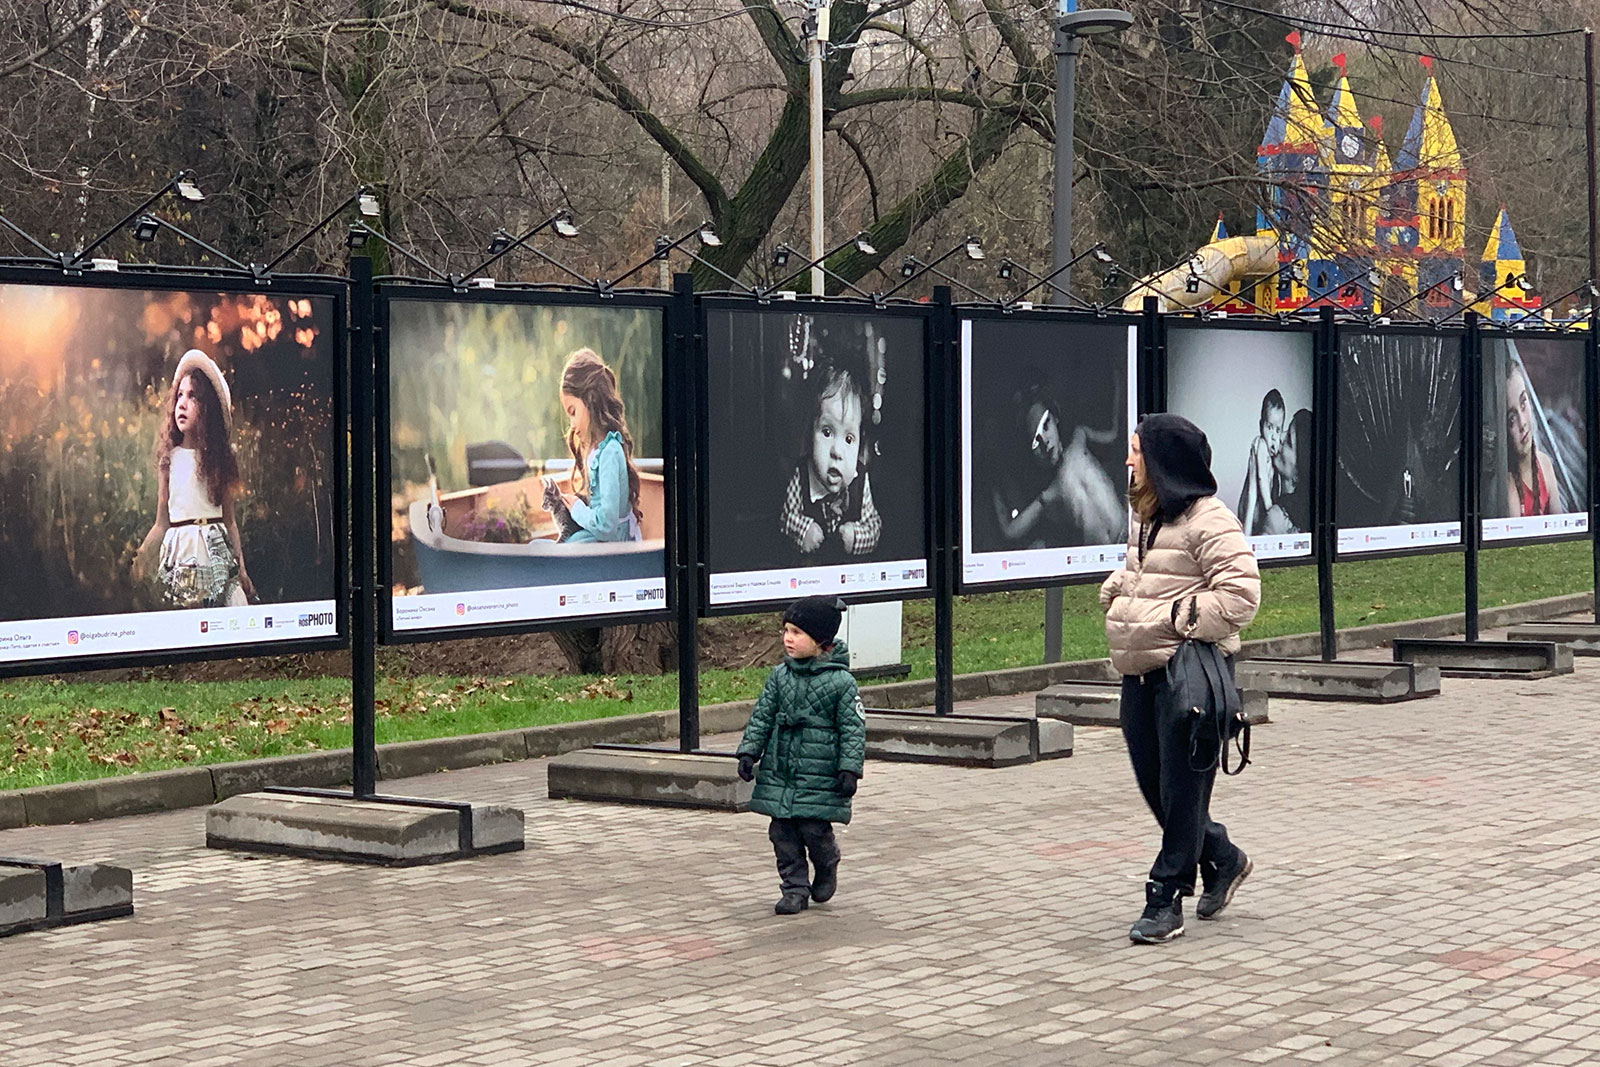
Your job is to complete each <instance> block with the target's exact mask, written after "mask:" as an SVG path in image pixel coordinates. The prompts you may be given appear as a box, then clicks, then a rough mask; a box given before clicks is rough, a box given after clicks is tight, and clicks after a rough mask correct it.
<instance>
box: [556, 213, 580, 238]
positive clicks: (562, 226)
mask: <svg viewBox="0 0 1600 1067" xmlns="http://www.w3.org/2000/svg"><path fill="white" fill-rule="evenodd" d="M550 225H551V226H552V227H553V228H554V229H555V231H556V236H557V237H560V238H562V239H563V240H567V241H570V240H572V238H574V237H576V236H578V224H577V223H576V222H574V221H572V216H571V215H570V214H568V213H566V212H562V213H561V214H559V215H557V216H556V217H555V219H554V220H553V221H552V222H551V223H550Z"/></svg>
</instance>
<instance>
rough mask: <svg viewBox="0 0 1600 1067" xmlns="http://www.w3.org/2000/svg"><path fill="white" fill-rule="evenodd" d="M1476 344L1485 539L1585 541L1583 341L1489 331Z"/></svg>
mask: <svg viewBox="0 0 1600 1067" xmlns="http://www.w3.org/2000/svg"><path fill="white" fill-rule="evenodd" d="M1479 346H1480V351H1481V353H1482V356H1481V363H1482V368H1483V391H1482V397H1483V402H1482V404H1483V412H1482V418H1483V428H1482V441H1483V445H1482V448H1483V451H1482V459H1481V466H1480V468H1479V469H1480V472H1481V481H1480V490H1479V491H1480V494H1481V495H1480V496H1479V507H1480V508H1481V513H1482V526H1483V539H1484V540H1485V541H1499V542H1506V541H1517V540H1546V539H1556V538H1563V537H1581V536H1583V535H1584V534H1586V533H1587V532H1588V530H1589V448H1588V437H1587V433H1588V423H1587V418H1586V415H1585V411H1584V408H1585V404H1584V385H1585V380H1586V378H1587V377H1588V374H1587V370H1586V368H1587V365H1588V343H1587V341H1586V339H1584V338H1582V337H1572V336H1564V335H1560V334H1548V333H1547V334H1534V333H1522V332H1520V331H1519V332H1518V333H1515V334H1509V335H1495V334H1489V333H1485V334H1483V335H1482V339H1481V340H1480V342H1479Z"/></svg>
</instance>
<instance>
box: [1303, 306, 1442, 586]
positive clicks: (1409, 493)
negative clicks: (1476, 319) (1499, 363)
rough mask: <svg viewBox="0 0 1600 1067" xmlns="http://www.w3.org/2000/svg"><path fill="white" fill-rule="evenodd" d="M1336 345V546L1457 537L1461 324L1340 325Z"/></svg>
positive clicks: (1399, 548)
mask: <svg viewBox="0 0 1600 1067" xmlns="http://www.w3.org/2000/svg"><path fill="white" fill-rule="evenodd" d="M1338 352H1339V358H1338V364H1337V368H1336V369H1337V372H1338V385H1337V388H1336V390H1335V397H1336V399H1335V407H1336V419H1335V437H1336V440H1335V449H1334V455H1335V464H1336V471H1335V476H1334V522H1335V524H1336V525H1337V526H1338V528H1339V539H1338V554H1339V555H1342V556H1344V555H1364V554H1368V553H1395V552H1404V551H1409V550H1413V549H1423V548H1435V547H1439V546H1448V545H1459V544H1460V543H1461V527H1462V522H1461V516H1462V498H1461V493H1462V455H1461V442H1462V431H1463V428H1464V425H1465V423H1464V414H1463V411H1462V403H1461V398H1462V392H1463V390H1462V386H1463V384H1464V383H1463V380H1462V358H1461V354H1462V334H1461V333H1460V332H1452V333H1444V332H1439V331H1420V330H1419V331H1402V330H1384V331H1382V332H1378V331H1368V330H1346V329H1342V328H1341V329H1340V331H1339V341H1338Z"/></svg>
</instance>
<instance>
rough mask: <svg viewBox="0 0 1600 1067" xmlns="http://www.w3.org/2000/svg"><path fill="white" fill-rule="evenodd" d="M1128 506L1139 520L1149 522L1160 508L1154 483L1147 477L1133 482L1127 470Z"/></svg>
mask: <svg viewBox="0 0 1600 1067" xmlns="http://www.w3.org/2000/svg"><path fill="white" fill-rule="evenodd" d="M1128 506H1129V507H1131V508H1132V509H1133V514H1134V517H1135V518H1137V519H1138V520H1139V521H1140V522H1150V521H1151V520H1153V519H1154V518H1155V517H1156V513H1157V512H1158V511H1160V510H1161V499H1160V498H1159V497H1158V496H1156V487H1155V484H1154V483H1153V482H1151V480H1150V479H1149V478H1145V480H1144V481H1143V482H1138V483H1135V482H1134V480H1133V472H1132V471H1129V472H1128Z"/></svg>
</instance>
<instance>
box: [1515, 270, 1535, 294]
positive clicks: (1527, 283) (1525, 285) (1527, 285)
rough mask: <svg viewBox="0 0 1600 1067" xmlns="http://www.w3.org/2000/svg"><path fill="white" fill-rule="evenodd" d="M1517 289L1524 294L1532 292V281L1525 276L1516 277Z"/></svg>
mask: <svg viewBox="0 0 1600 1067" xmlns="http://www.w3.org/2000/svg"><path fill="white" fill-rule="evenodd" d="M1517 288H1518V289H1521V290H1522V291H1523V292H1524V293H1531V292H1533V281H1532V280H1531V279H1530V278H1529V277H1528V276H1527V275H1526V274H1519V275H1517Z"/></svg>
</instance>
